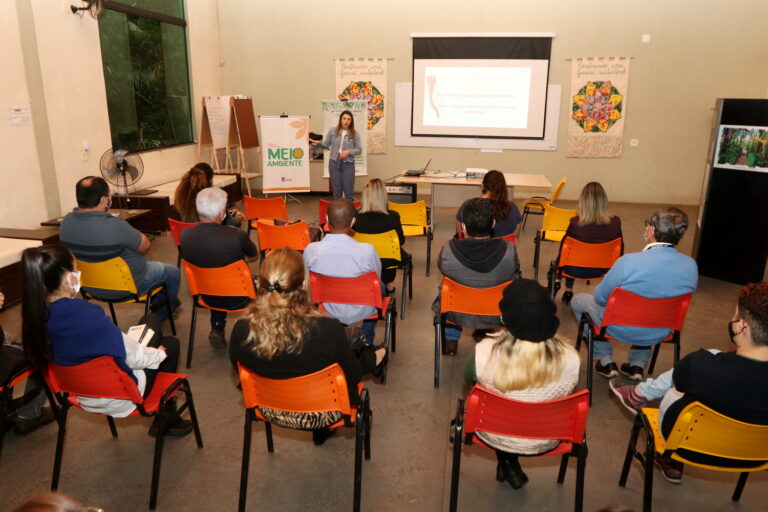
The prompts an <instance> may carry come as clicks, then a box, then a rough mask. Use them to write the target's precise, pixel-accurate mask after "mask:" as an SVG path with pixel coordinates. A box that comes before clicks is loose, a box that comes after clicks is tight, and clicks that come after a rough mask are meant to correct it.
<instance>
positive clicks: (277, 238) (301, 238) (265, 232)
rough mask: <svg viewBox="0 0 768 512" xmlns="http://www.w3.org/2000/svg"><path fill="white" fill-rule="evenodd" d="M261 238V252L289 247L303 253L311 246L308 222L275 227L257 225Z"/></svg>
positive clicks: (265, 224) (258, 223)
mask: <svg viewBox="0 0 768 512" xmlns="http://www.w3.org/2000/svg"><path fill="white" fill-rule="evenodd" d="M256 231H257V233H258V236H259V250H262V251H266V250H269V249H280V248H281V247H288V248H291V249H296V250H297V251H303V250H304V249H306V248H307V246H308V245H309V228H308V227H307V223H306V222H303V221H302V222H297V223H295V224H286V225H285V226H273V225H270V224H267V223H264V222H257V223H256Z"/></svg>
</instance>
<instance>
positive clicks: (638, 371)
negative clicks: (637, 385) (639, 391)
mask: <svg viewBox="0 0 768 512" xmlns="http://www.w3.org/2000/svg"><path fill="white" fill-rule="evenodd" d="M621 373H623V374H624V375H626V376H627V377H629V378H630V379H632V380H633V381H635V382H640V381H641V380H643V369H642V368H641V367H639V366H631V365H630V364H629V363H624V364H622V365H621Z"/></svg>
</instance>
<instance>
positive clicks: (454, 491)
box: [450, 385, 589, 512]
mask: <svg viewBox="0 0 768 512" xmlns="http://www.w3.org/2000/svg"><path fill="white" fill-rule="evenodd" d="M588 394H589V393H588V391H587V390H585V389H584V390H581V391H578V392H576V393H574V394H572V395H569V396H566V397H564V398H560V399H557V400H550V401H548V402H519V401H517V400H512V399H510V398H506V397H504V396H502V395H499V394H496V393H493V392H491V391H489V390H487V389H485V388H484V387H482V386H480V385H475V386H474V387H473V388H472V391H471V392H470V393H469V396H468V397H467V401H466V405H465V403H464V400H461V399H460V400H459V405H458V407H457V410H456V419H455V420H454V421H453V425H454V428H453V468H452V471H451V504H450V510H451V512H455V511H456V510H457V508H456V507H457V500H458V497H459V473H460V471H459V470H460V467H461V445H462V443H464V444H470V445H471V444H477V445H480V446H484V447H486V448H491V449H493V447H492V446H489V445H487V444H485V443H484V442H483V440H482V439H480V438H479V437H478V436H477V435H475V434H476V433H477V432H478V431H479V432H487V433H491V434H498V435H502V436H510V437H523V438H528V439H559V440H560V443H559V444H558V445H557V446H556V447H555V448H553V449H552V450H550V451H548V452H546V453H542V454H541V455H540V456H546V455H562V456H563V458H562V459H561V461H560V471H559V473H558V475H557V483H559V484H561V483H563V480H564V479H565V471H566V469H567V468H568V458H569V457H570V456H571V455H574V456H575V457H576V460H577V461H578V462H577V464H576V501H575V504H574V510H575V511H576V512H581V510H582V507H583V503H584V470H585V468H586V464H587V436H586V428H587V413H588V412H589V407H588V405H587V402H588Z"/></svg>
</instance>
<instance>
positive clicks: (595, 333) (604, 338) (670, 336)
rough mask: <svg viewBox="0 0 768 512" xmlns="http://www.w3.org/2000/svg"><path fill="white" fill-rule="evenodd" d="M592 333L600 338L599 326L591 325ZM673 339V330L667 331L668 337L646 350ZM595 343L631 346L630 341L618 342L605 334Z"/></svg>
mask: <svg viewBox="0 0 768 512" xmlns="http://www.w3.org/2000/svg"><path fill="white" fill-rule="evenodd" d="M592 333H593V334H594V335H595V336H598V337H599V336H600V326H599V325H593V327H592ZM674 337H675V331H674V330H670V331H669V335H668V336H667V337H666V338H664V339H663V340H661V341H659V342H658V343H654V344H653V345H648V348H652V347H655V346H656V345H658V344H659V343H667V342H668V341H672V340H673V339H674ZM595 341H618V342H619V343H626V344H629V345H631V344H632V342H631V341H624V340H620V339H618V338H614V337H613V336H611V335H610V334H608V333H607V332H606V333H605V336H603V337H602V338H598V339H596V340H595Z"/></svg>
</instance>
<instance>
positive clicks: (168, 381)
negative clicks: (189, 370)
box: [131, 372, 187, 416]
mask: <svg viewBox="0 0 768 512" xmlns="http://www.w3.org/2000/svg"><path fill="white" fill-rule="evenodd" d="M186 378H187V376H186V375H185V374H183V373H168V372H158V373H157V376H156V377H155V383H154V384H153V385H152V391H150V392H149V395H148V396H147V397H146V398H144V410H145V411H146V412H148V413H156V412H157V411H158V409H159V408H160V399H161V398H162V397H163V394H164V393H165V392H166V390H167V389H168V388H169V387H171V386H172V385H173V383H174V382H176V380H177V379H178V380H181V379H186ZM181 384H182V383H181V382H179V383H178V384H177V385H176V387H175V388H174V389H173V391H172V392H171V395H172V394H173V393H175V392H176V389H178V388H179V387H180V386H181ZM136 414H139V411H138V409H136V410H134V411H133V412H132V413H131V416H135V415H136Z"/></svg>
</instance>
